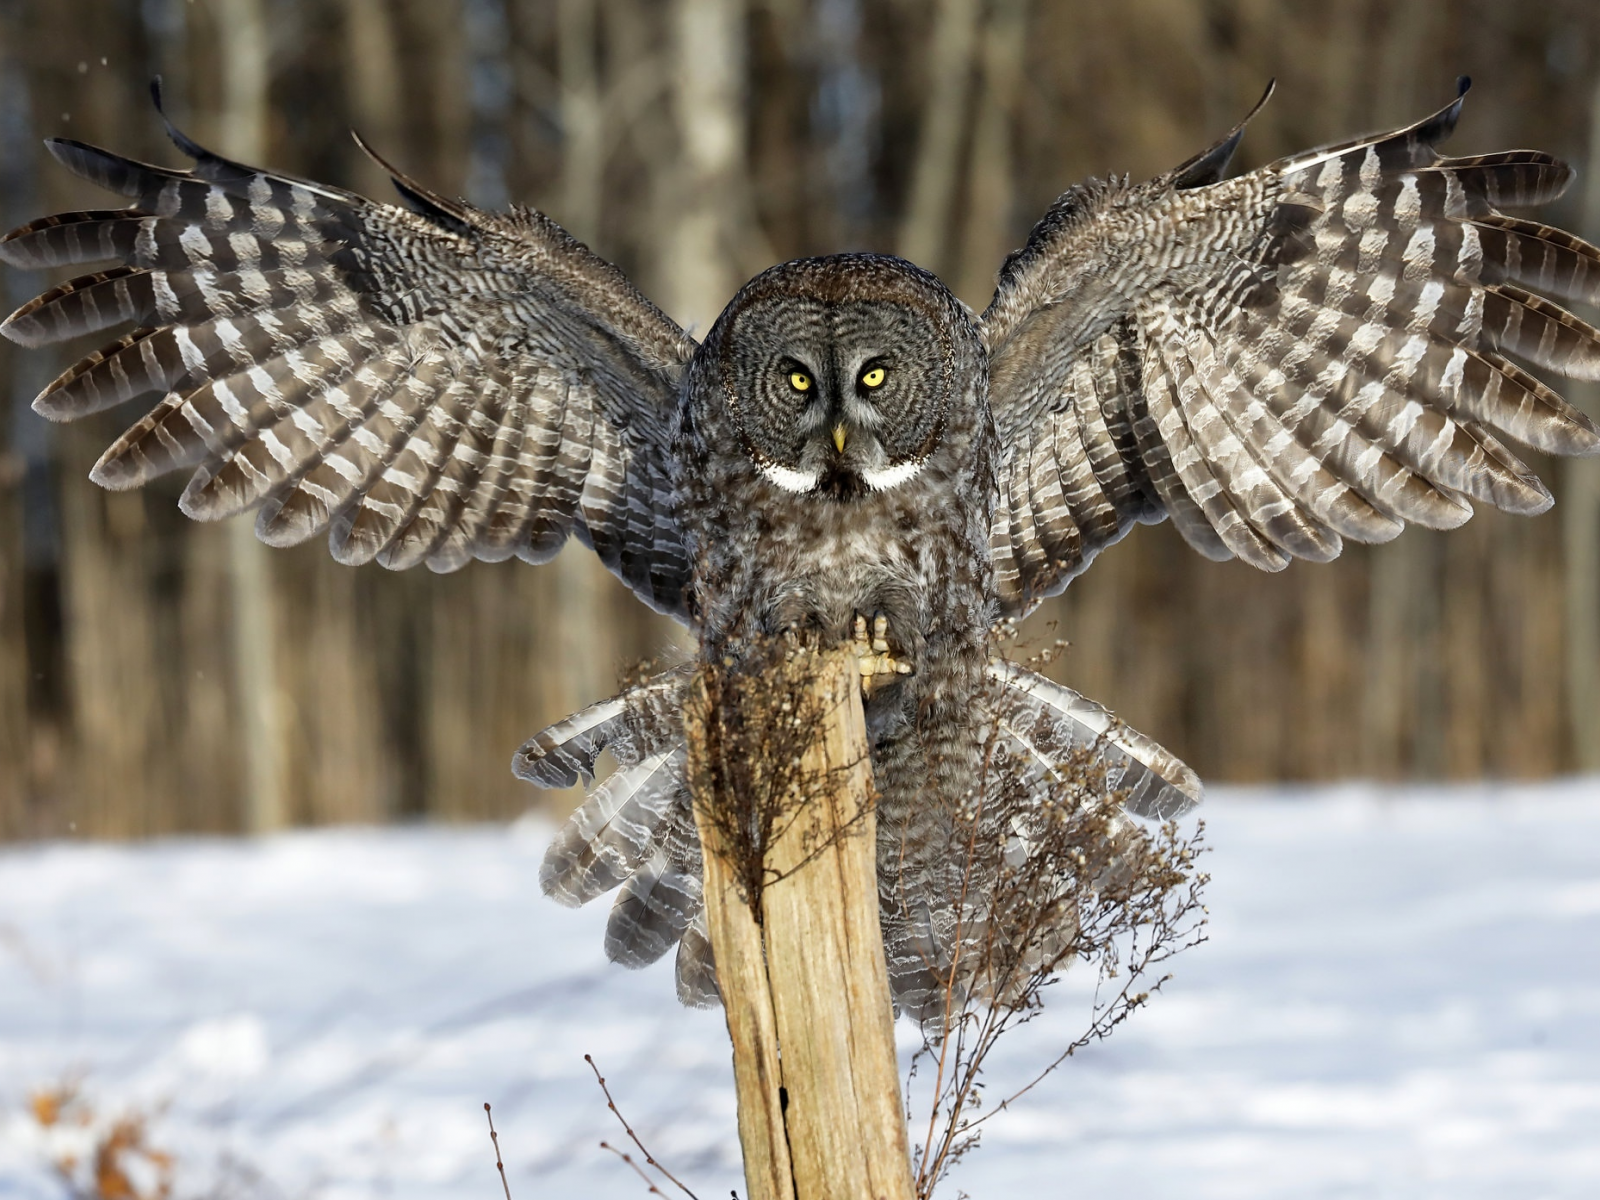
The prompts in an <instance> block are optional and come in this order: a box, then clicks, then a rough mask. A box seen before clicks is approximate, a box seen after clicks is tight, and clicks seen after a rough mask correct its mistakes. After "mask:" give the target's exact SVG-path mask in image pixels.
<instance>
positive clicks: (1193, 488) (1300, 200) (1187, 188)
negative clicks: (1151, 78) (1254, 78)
mask: <svg viewBox="0 0 1600 1200" xmlns="http://www.w3.org/2000/svg"><path fill="white" fill-rule="evenodd" d="M1465 84H1466V81H1465V80H1463V81H1462V88H1461V91H1462V94H1463V95H1464V94H1465V91H1466V86H1465ZM1269 92H1270V90H1269ZM1263 99H1265V98H1263ZM1258 107H1259V106H1258ZM1460 107H1461V98H1460V97H1459V96H1458V97H1457V99H1456V101H1455V103H1453V104H1451V105H1449V106H1448V107H1446V108H1445V109H1443V110H1441V111H1440V112H1438V113H1436V114H1434V115H1433V116H1431V117H1429V118H1428V119H1427V120H1425V121H1422V122H1420V123H1419V124H1417V125H1414V126H1411V127H1410V128H1407V129H1402V130H1399V131H1397V132H1394V133H1389V134H1383V135H1379V136H1376V137H1370V138H1364V139H1360V140H1357V141H1354V142H1350V143H1347V144H1344V145H1339V146H1330V147H1325V148H1323V149H1320V150H1314V151H1311V152H1309V153H1306V154H1302V155H1298V156H1296V157H1294V158H1288V159H1284V160H1281V161H1279V162H1276V163H1273V164H1271V165H1270V166H1267V167H1263V168H1261V169H1260V170H1257V171H1254V172H1251V173H1249V174H1246V175H1242V176H1239V177H1237V178H1233V179H1228V180H1223V179H1222V174H1223V172H1224V170H1225V169H1226V166H1227V162H1228V159H1229V157H1230V155H1231V153H1232V151H1233V148H1234V146H1235V144H1236V143H1237V141H1238V138H1239V135H1240V134H1241V132H1242V131H1243V125H1242V124H1241V125H1240V126H1239V127H1238V128H1237V129H1235V130H1234V131H1233V132H1232V133H1230V134H1229V136H1228V137H1227V138H1225V139H1224V140H1223V141H1222V142H1220V143H1218V144H1217V146H1215V147H1213V148H1212V149H1211V150H1209V151H1207V152H1206V153H1205V154H1202V155H1200V156H1198V157H1196V158H1195V159H1192V160H1190V161H1189V162H1188V163H1185V164H1184V165H1183V166H1181V167H1178V168H1176V169H1175V170H1173V171H1171V172H1169V173H1168V174H1166V175H1164V176H1162V177H1161V178H1159V179H1156V180H1154V181H1152V182H1150V183H1148V184H1143V185H1140V186H1137V187H1130V186H1128V185H1127V183H1126V181H1123V182H1120V183H1119V182H1116V181H1113V182H1111V183H1091V184H1088V185H1085V186H1083V187H1079V188H1075V189H1074V190H1072V191H1071V192H1068V193H1067V194H1066V195H1065V196H1063V197H1062V198H1061V199H1060V200H1058V201H1057V202H1056V204H1055V205H1054V207H1052V208H1051V210H1050V212H1049V213H1047V214H1046V216H1045V217H1044V219H1043V220H1042V221H1041V222H1040V223H1039V224H1038V225H1037V226H1036V227H1035V228H1034V230H1033V232H1032V234H1031V235H1030V236H1029V238H1028V243H1027V245H1026V246H1025V247H1024V248H1023V249H1022V250H1020V251H1018V252H1016V253H1015V254H1013V255H1012V256H1011V257H1010V259H1008V260H1007V262H1006V264H1005V266H1004V268H1003V269H1002V271H1001V274H1000V282H999V288H998V290H997V292H996V294H995V298H994V302H993V303H992V304H991V305H990V306H989V308H988V310H987V311H986V312H985V313H984V315H983V318H982V329H983V334H984V338H985V343H986V345H987V347H988V350H989V355H990V373H991V378H992V383H991V402H992V404H993V408H994V417H995V422H996V425H997V427H998V430H999V433H1000V438H1001V441H1002V444H1003V446H1004V451H1005V460H1004V465H1003V468H1002V473H1001V482H1000V503H999V506H998V510H997V513H996V518H995V524H994V528H993V533H992V545H993V550H994V555H995V562H996V567H997V573H998V576H999V580H1000V587H1001V591H1002V604H1003V606H1004V608H1005V610H1006V611H1008V612H1010V613H1022V612H1026V611H1028V610H1029V609H1031V608H1032V607H1033V606H1034V605H1035V604H1036V603H1037V602H1038V601H1039V600H1040V599H1042V598H1043V597H1045V596H1049V595H1053V594H1055V593H1056V592H1059V591H1060V590H1062V589H1063V588H1064V587H1065V586H1066V585H1067V583H1068V582H1069V581H1070V580H1071V579H1072V578H1073V577H1074V576H1076V575H1077V574H1078V573H1079V572H1081V571H1082V570H1083V569H1084V568H1085V567H1086V566H1087V565H1088V564H1089V562H1090V561H1091V560H1092V559H1093V557H1094V556H1095V554H1096V553H1097V552H1098V551H1099V550H1101V549H1102V548H1104V547H1105V546H1108V545H1110V544H1111V543H1112V542H1115V541H1117V540H1118V539H1119V538H1121V537H1122V536H1123V535H1124V534H1125V533H1127V532H1128V530H1129V528H1130V527H1131V526H1132V525H1133V524H1134V523H1136V522H1144V523H1152V522H1155V521H1160V520H1162V519H1164V518H1165V517H1168V516H1170V517H1171V518H1172V519H1173V522H1174V524H1176V526H1177V527H1178V530H1179V532H1180V533H1181V534H1182V535H1183V537H1184V539H1185V540H1186V541H1188V543H1189V544H1190V545H1191V546H1193V547H1194V548H1195V549H1197V550H1199V551H1200V552H1201V553H1202V554H1204V555H1206V556H1207V557H1208V558H1212V559H1227V558H1233V557H1238V558H1241V559H1243V560H1244V561H1246V562H1248V563H1250V564H1252V565H1253V566H1256V567H1260V568H1261V569H1263V570H1268V571H1275V570H1280V569H1281V568H1283V567H1284V566H1286V565H1287V564H1288V562H1289V560H1290V559H1291V558H1306V559H1313V560H1317V561H1323V560H1326V559H1331V558H1333V557H1334V556H1335V555H1337V554H1338V553H1339V551H1340V548H1341V544H1342V539H1344V538H1351V539H1353V540H1355V541H1358V542H1381V541H1386V540H1388V539H1389V538H1392V537H1394V536H1395V535H1396V534H1397V533H1399V531H1400V529H1401V528H1402V526H1403V523H1404V522H1406V521H1414V522H1416V523H1418V524H1420V525H1425V526H1428V527H1430V528H1435V529H1443V528H1450V527H1453V526H1456V525H1459V524H1461V523H1462V522H1463V521H1465V520H1466V519H1467V518H1468V517H1469V516H1471V514H1472V509H1471V506H1470V505H1469V504H1468V503H1467V501H1468V499H1469V498H1470V499H1473V500H1480V501H1484V502H1486V503H1489V504H1493V505H1495V506H1497V507H1499V508H1502V509H1505V510H1507V511H1510V512H1519V513H1534V512H1541V511H1543V510H1544V509H1546V508H1548V507H1549V505H1550V503H1551V498H1550V493H1549V492H1548V491H1547V490H1546V489H1545V487H1544V485H1543V484H1542V483H1541V482H1540V481H1539V479H1538V477H1537V476H1535V475H1534V474H1533V473H1532V472H1531V471H1530V470H1529V469H1528V468H1527V467H1526V466H1524V465H1523V464H1522V463H1521V462H1520V461H1518V459H1517V458H1516V456H1515V455H1514V454H1512V453H1511V451H1510V450H1508V449H1507V448H1506V446H1505V445H1504V444H1503V443H1502V442H1501V441H1500V440H1499V438H1498V436H1497V435H1499V434H1504V435H1508V436H1509V437H1511V438H1513V439H1515V440H1516V441H1518V442H1522V443H1523V444H1525V445H1529V446H1532V447H1535V448H1536V449H1539V450H1543V451H1546V452H1548V453H1554V454H1592V453H1595V452H1596V451H1600V433H1597V431H1596V429H1595V426H1594V425H1593V424H1592V423H1591V422H1590V420H1589V419H1588V418H1587V417H1585V416H1584V415H1583V414H1582V413H1580V412H1578V411H1577V410H1576V409H1574V408H1573V407H1572V406H1571V405H1569V404H1568V403H1567V402H1566V401H1564V400H1563V399H1562V398H1561V397H1560V396H1558V395H1557V394H1556V393H1555V392H1553V391H1552V390H1551V389H1550V388H1549V387H1547V386H1546V385H1545V384H1544V383H1542V382H1540V381H1539V380H1538V379H1536V378H1534V377H1533V375H1531V374H1530V373H1529V372H1528V371H1527V370H1525V369H1524V367H1523V366H1522V365H1519V363H1521V364H1527V365H1531V366H1534V367H1538V368H1541V369H1544V370H1548V371H1553V372H1556V373H1558V374H1563V375H1568V376H1573V377H1576V378H1581V379H1600V333H1597V332H1596V331H1595V330H1594V329H1592V328H1590V327H1589V326H1588V325H1586V324H1584V323H1583V322H1581V321H1579V320H1578V319H1577V318H1575V317H1573V316H1572V315H1571V314H1570V313H1568V312H1566V311H1565V310H1563V309H1562V308H1560V307H1558V306H1557V305H1556V304H1554V303H1551V302H1550V301H1549V300H1547V299H1544V298H1543V297H1542V296H1540V295H1536V294H1534V293H1535V291H1537V292H1541V293H1544V294H1546V295H1550V296H1555V297H1558V298H1561V299H1566V300H1572V301H1581V302H1584V303H1591V304H1593V303H1600V250H1597V249H1596V248H1595V247H1593V246H1590V245H1588V244H1586V243H1584V242H1583V241H1581V240H1579V239H1578V238H1575V237H1573V236H1572V235H1570V234H1567V233H1563V232H1561V231H1560V230H1557V229H1552V228H1550V227H1549V226H1546V225H1540V224H1536V223H1534V222H1531V221H1527V220H1521V219H1517V218H1513V217H1509V216H1505V215H1503V214H1502V213H1501V212H1500V209H1501V208H1502V207H1504V206H1518V205H1531V204H1540V203H1544V202H1546V201H1548V200H1551V199H1553V198H1554V197H1555V196H1557V195H1558V194H1559V193H1560V192H1561V191H1562V189H1563V188H1564V187H1565V186H1566V184H1567V183H1568V182H1569V180H1570V178H1571V174H1572V173H1571V171H1570V169H1569V168H1568V167H1567V166H1566V165H1565V164H1564V163H1562V162H1559V161H1558V160H1556V159H1554V158H1552V157H1550V156H1549V155H1546V154H1541V153H1537V152H1534V151H1521V150H1519V151H1511V152H1508V153H1503V154H1494V155H1487V156H1482V157H1476V158H1455V159H1451V158H1445V157H1443V156H1441V155H1440V154H1439V152H1438V151H1437V150H1436V149H1435V145H1436V143H1438V142H1439V141H1441V140H1442V139H1443V138H1444V136H1445V135H1446V134H1448V133H1449V132H1450V130H1451V129H1452V128H1453V127H1454V125H1455V122H1456V118H1457V116H1458V114H1459V112H1460ZM1247 119H1248V118H1247ZM1530 289H1532V290H1530Z"/></svg>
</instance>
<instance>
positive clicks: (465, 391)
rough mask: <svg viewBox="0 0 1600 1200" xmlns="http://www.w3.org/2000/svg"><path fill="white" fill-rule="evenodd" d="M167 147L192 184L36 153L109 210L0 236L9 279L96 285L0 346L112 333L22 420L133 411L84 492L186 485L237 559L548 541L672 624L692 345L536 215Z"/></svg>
mask: <svg viewBox="0 0 1600 1200" xmlns="http://www.w3.org/2000/svg"><path fill="white" fill-rule="evenodd" d="M169 132H171V134H172V137H173V140H174V141H175V142H176V143H177V144H178V146H179V148H180V149H181V150H183V151H184V152H185V153H186V154H188V155H190V156H191V157H192V158H193V159H194V160H195V164H194V167H193V169H192V170H189V171H174V170H169V169H167V168H164V167H155V166H148V165H146V164H143V163H137V162H132V161H130V160H128V159H125V158H121V157H118V156H117V155H114V154H110V153H108V152H106V151H104V150H99V149H96V148H94V147H92V146H86V145H83V144H81V143H78V142H73V141H66V140H55V141H51V142H50V143H49V148H50V151H51V153H52V154H53V155H54V156H55V157H56V158H57V159H58V160H59V161H60V162H61V163H62V164H64V165H65V166H66V167H67V168H68V169H70V170H72V171H73V172H75V173H76V174H78V175H81V176H83V177H84V178H86V179H89V180H91V181H93V182H94V183H97V184H100V185H101V186H103V187H106V188H109V189H110V190H112V191H114V192H120V193H121V194H122V195H124V196H126V197H128V199H129V202H130V207H128V208H124V209H115V210H111V211H99V212H79V213H67V214H63V215H61V216H54V217H46V218H44V219H43V220H40V221H35V222H33V223H32V224H30V225H26V226H24V227H22V228H21V229H18V230H15V231H14V232H12V233H11V234H9V235H7V236H6V238H5V239H4V240H3V241H0V258H3V259H4V260H5V261H7V262H9V263H11V264H13V265H15V266H21V267H45V266H51V267H53V266H58V265H62V264H77V263H98V262H104V261H107V260H111V261H113V262H115V263H116V264H118V265H114V266H111V267H110V268H109V269H105V270H101V271H99V272H97V273H95V274H91V275H84V276H82V277H80V278H77V279H73V280H72V281H70V282H68V283H65V284H63V285H61V286H60V287H57V288H54V289H52V290H51V291H49V292H46V293H45V294H44V295H42V296H40V297H39V298H38V299H36V300H34V301H32V302H31V303H29V304H26V305H24V306H23V307H22V308H21V309H19V310H18V311H17V312H15V313H13V314H12V316H11V317H10V319H9V320H7V321H6V322H5V324H4V325H3V326H0V331H3V332H4V333H5V334H6V335H7V336H8V337H10V338H11V339H12V340H13V341H17V342H21V343H23V344H24V345H36V344H39V343H43V342H49V341H56V340H60V339H64V338H68V337H75V336H77V335H80V334H85V333H91V332H95V331H99V330H102V329H107V328H110V327H112V326H116V325H121V324H126V323H129V322H131V323H132V324H133V326H134V329H133V331H132V332H130V333H128V334H126V335H125V336H123V337H121V338H120V339H118V340H117V341H115V342H113V343H112V344H111V345H109V346H106V347H105V348H104V349H101V350H99V351H97V352H96V353H94V354H91V355H90V356H89V357H87V358H85V359H84V360H83V361H82V362H79V363H78V364H77V365H76V366H74V367H72V368H71V369H70V370H68V371H67V372H66V373H65V374H63V375H62V376H61V377H60V378H59V379H57V380H56V381H55V382H54V383H52V384H50V386H49V387H47V388H46V389H45V390H44V391H43V392H42V393H41V394H40V396H39V398H38V399H37V400H36V401H35V402H34V407H35V409H37V410H38V411H39V412H40V413H42V414H44V415H45V416H47V417H50V418H52V419H55V420H71V419H73V418H76V417H80V416H83V415H85V414H87V413H92V412H96V411H99V410H101V409H104V408H108V407H110V406H112V405H117V404H122V403H125V402H128V401H134V400H141V401H144V402H145V403H151V402H153V403H154V407H153V408H152V409H151V411H150V412H149V414H148V415H147V416H145V417H144V418H142V419H141V420H140V421H139V422H138V423H137V424H136V425H134V426H133V427H132V428H131V429H129V430H128V431H127V432H126V433H125V434H123V436H122V437H121V438H119V439H118V440H117V442H116V443H115V444H114V445H113V446H112V447H111V448H110V449H109V450H107V451H106V453H105V455H104V457H102V458H101V459H100V461H99V462H98V463H97V464H96V466H95V468H94V471H93V475H92V477H93V478H94V479H95V481H96V482H98V483H100V484H103V485H104V486H106V487H110V488H118V489H122V488H131V487H136V486H138V485H140V484H142V483H144V482H145V481H147V480H149V479H152V478H154V477H156V476H158V475H162V474H165V473H166V472H168V471H174V470H180V469H188V468H193V469H194V474H193V477H192V478H191V479H190V482H189V485H188V488H187V489H186V490H185V492H184V493H183V499H182V502H181V503H182V507H183V510H184V511H185V512H186V513H188V514H189V515H190V516H192V517H197V518H199V519H202V520H215V519H219V518H222V517H227V516H231V515H233V514H235V513H239V512H243V511H246V510H248V509H252V508H255V509H258V510H259V513H258V517H257V521H256V532H257V534H258V536H260V537H261V539H262V540H263V541H266V542H269V543H271V544H273V545H291V544H294V543H298V542H302V541H305V540H307V539H308V538H311V537H314V536H316V535H317V534H320V533H323V532H326V533H327V534H328V544H329V547H330V549H331V550H332V552H333V555H334V557H335V558H337V559H338V560H339V561H341V562H346V563H361V562H367V561H369V560H372V559H376V560H377V561H378V562H380V563H382V564H383V565H385V566H387V567H395V568H399V567H407V566H412V565H414V564H416V563H419V562H426V563H427V564H428V565H429V566H430V567H432V568H433V569H435V570H440V571H448V570H453V569H454V568H456V567H459V566H461V565H463V564H464V563H466V562H467V561H469V560H470V559H472V558H480V559H491V560H498V559H505V558H509V557H510V556H512V555H517V556H519V557H521V558H524V559H526V560H528V561H530V562H541V561H544V560H545V559H548V558H549V557H551V556H552V555H553V554H554V553H555V552H556V551H557V550H558V549H559V548H560V546H561V544H562V543H563V542H564V541H565V540H566V538H567V535H568V534H569V533H571V534H574V535H576V536H577V537H578V538H579V539H580V540H581V541H583V542H584V543H585V544H587V545H590V546H592V547H593V548H594V549H595V550H596V551H597V552H598V553H599V555H600V558H601V560H602V561H603V562H604V563H605V565H606V566H607V567H608V568H609V569H610V570H611V571H612V572H613V573H614V574H616V575H617V576H618V577H619V578H621V579H622V580H623V581H624V582H625V583H627V584H628V585H629V587H631V588H632V589H633V591H634V592H635V593H636V594H637V595H638V596H639V597H640V598H641V599H643V600H644V601H645V602H646V603H648V604H649V605H651V607H653V608H655V609H656V610H658V611H661V612H667V613H672V614H675V615H678V616H680V617H682V616H684V615H685V614H684V587H685V581H686V578H687V574H688V564H687V560H686V556H685V553H684V549H683V544H682V539H681V536H680V533H679V528H678V524H677V521H676V519H675V517H674V512H673V501H672V487H671V483H670V480H669V477H668V470H667V456H668V447H669V446H670V438H671V427H672V423H673V421H674V419H675V413H676V409H677V393H678V385H679V381H680V379H681V377H682V374H683V371H684V368H685V365H686V364H687V362H688V360H689V358H690V357H691V355H692V354H693V351H694V343H693V342H692V341H691V340H690V339H689V338H688V337H687V336H686V335H685V334H684V333H683V331H682V330H680V329H679V328H678V327H677V326H676V325H675V324H673V323H672V322H671V321H670V320H668V319H667V318H666V317H665V316H664V315H663V314H662V313H661V312H660V311H658V310H657V309H656V308H655V307H654V306H653V305H652V304H650V302H649V301H647V300H646V299H645V298H644V297H643V296H642V295H640V294H639V292H638V291H637V290H635V289H634V287H633V286H632V285H631V284H630V283H629V282H628V281H627V279H625V278H624V277H623V275H622V274H621V272H619V271H618V270H616V268H614V267H612V266H611V265H610V264H608V263H606V262H603V261H602V260H601V259H599V258H597V257H596V256H595V255H593V254H592V253H590V252H589V250H588V249H587V248H586V247H584V246H583V245H582V244H580V243H579V242H577V241H575V240H574V239H573V238H571V237H569V236H568V235H567V234H566V233H565V232H564V231H563V230H561V229H560V228H559V227H558V226H557V225H556V224H555V223H554V222H552V221H550V220H548V219H547V218H545V217H544V216H542V215H540V214H539V213H535V212H530V211H520V212H515V213H512V214H505V215H502V214H491V213H486V212H482V211H480V210H477V209H474V208H472V207H470V206H468V205H466V204H463V203H458V202H455V201H450V200H446V199H444V198H443V197H440V196H436V195H433V194H431V193H429V192H427V191H425V190H424V189H423V188H421V187H420V186H419V185H417V184H415V183H413V182H412V181H410V180H408V179H406V178H405V177H404V176H401V175H399V174H398V173H394V174H395V183H396V186H397V187H398V188H399V190H400V192H401V195H402V196H403V197H404V199H405V200H406V201H407V203H408V205H409V210H408V209H401V208H397V207H394V206H392V205H387V204H379V203H375V202H373V201H370V200H367V199H364V198H362V197H360V196H357V195H354V194H352V193H349V192H345V191H341V190H338V189H336V188H330V187H323V186H321V185H318V184H313V183H308V182H304V181H301V180H296V179H292V178H288V177H286V176H281V175H274V174H270V173H268V172H265V171H259V170H256V169H254V168H252V167H247V166H243V165H240V164H238V163H234V162H230V161H228V160H227V159H224V158H220V157H218V156H217V155H215V154H212V153H210V152H209V151H206V150H204V149H203V148H201V147H200V146H198V145H196V144H194V143H193V142H191V141H190V140H189V139H188V138H186V137H184V136H183V135H182V134H180V133H178V132H177V131H176V130H172V129H171V128H170V126H169Z"/></svg>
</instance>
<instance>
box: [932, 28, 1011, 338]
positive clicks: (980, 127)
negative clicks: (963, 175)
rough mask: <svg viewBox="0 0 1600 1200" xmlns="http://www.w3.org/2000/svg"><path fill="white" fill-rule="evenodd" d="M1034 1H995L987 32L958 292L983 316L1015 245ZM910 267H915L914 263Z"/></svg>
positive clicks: (984, 34) (969, 177)
mask: <svg viewBox="0 0 1600 1200" xmlns="http://www.w3.org/2000/svg"><path fill="white" fill-rule="evenodd" d="M1029 8H1030V0H995V3H994V6H993V11H992V12H991V14H990V17H989V20H988V22H987V24H986V25H985V26H984V30H983V85H982V89H981V91H980V92H979V95H978V106H977V114H976V115H975V117H974V119H973V120H974V124H973V132H972V154H971V156H970V162H969V165H968V168H967V222H966V232H965V234H964V236H963V238H962V243H961V261H960V264H959V269H958V270H957V271H956V273H955V276H954V277H955V279H956V281H957V286H956V289H955V292H956V294H957V295H958V296H960V297H961V298H962V299H963V300H965V301H966V302H967V303H968V304H970V305H972V307H973V309H974V311H977V312H982V311H983V309H984V307H985V306H986V305H987V304H988V303H989V298H990V296H992V295H993V294H994V285H995V279H996V272H997V271H998V270H999V267H1000V263H1001V262H1002V261H1003V260H1004V258H1005V256H1006V255H1007V254H1008V253H1009V252H1010V251H1011V249H1012V248H1013V246H1014V245H1015V244H1016V238H1015V234H1014V232H1013V230H1012V227H1011V226H1012V221H1013V218H1014V215H1015V214H1014V213H1013V211H1012V210H1013V208H1014V207H1015V197H1016V171H1015V170H1014V169H1013V166H1012V162H1011V128H1012V119H1013V117H1014V115H1015V111H1016V103H1017V94H1018V89H1019V87H1020V85H1021V83H1022V75H1023V59H1024V54H1025V51H1026V50H1027V32H1028V10H1029ZM912 261H916V260H915V259H913V260H912Z"/></svg>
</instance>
